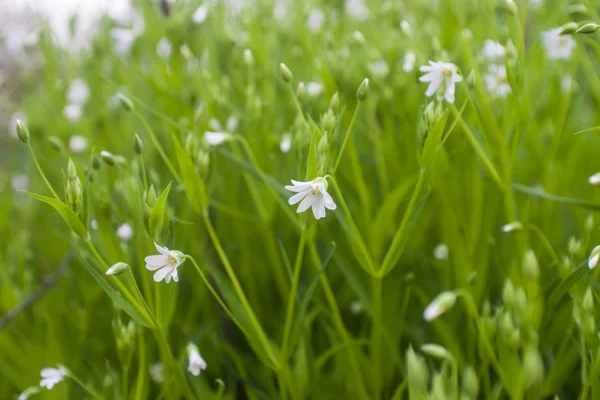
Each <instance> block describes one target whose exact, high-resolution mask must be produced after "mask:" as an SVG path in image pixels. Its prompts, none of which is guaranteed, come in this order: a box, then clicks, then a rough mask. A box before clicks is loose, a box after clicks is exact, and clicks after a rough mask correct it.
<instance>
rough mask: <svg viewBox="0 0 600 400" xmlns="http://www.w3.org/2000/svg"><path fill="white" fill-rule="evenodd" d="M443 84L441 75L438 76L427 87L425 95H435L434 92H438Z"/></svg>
mask: <svg viewBox="0 0 600 400" xmlns="http://www.w3.org/2000/svg"><path fill="white" fill-rule="evenodd" d="M441 84H442V78H441V77H436V78H435V79H434V80H432V81H431V83H430V84H429V87H428V88H427V91H426V92H425V96H427V97H430V96H433V94H434V93H435V92H437V90H438V89H439V88H440V85H441Z"/></svg>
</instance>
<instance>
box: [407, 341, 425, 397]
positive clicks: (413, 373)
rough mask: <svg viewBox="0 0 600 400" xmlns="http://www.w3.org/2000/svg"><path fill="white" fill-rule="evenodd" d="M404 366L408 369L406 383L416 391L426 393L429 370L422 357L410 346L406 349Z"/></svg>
mask: <svg viewBox="0 0 600 400" xmlns="http://www.w3.org/2000/svg"><path fill="white" fill-rule="evenodd" d="M406 367H407V370H408V377H407V378H408V385H409V387H410V389H411V390H412V391H415V392H416V393H426V392H427V384H428V380H429V371H428V369H427V364H426V363H425V360H424V359H423V357H421V356H419V355H418V354H416V353H415V351H414V350H413V348H412V346H409V347H408V350H407V351H406Z"/></svg>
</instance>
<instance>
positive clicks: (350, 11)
mask: <svg viewBox="0 0 600 400" xmlns="http://www.w3.org/2000/svg"><path fill="white" fill-rule="evenodd" d="M344 9H345V11H346V14H347V15H348V16H349V17H351V18H354V19H356V20H358V21H364V20H366V19H368V18H369V8H368V7H367V5H366V4H365V1H364V0H346V4H345V7H344Z"/></svg>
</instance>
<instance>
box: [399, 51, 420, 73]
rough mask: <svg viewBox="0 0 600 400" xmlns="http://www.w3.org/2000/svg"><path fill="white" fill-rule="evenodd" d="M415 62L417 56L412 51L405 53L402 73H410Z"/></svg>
mask: <svg viewBox="0 0 600 400" xmlns="http://www.w3.org/2000/svg"><path fill="white" fill-rule="evenodd" d="M416 61H417V56H416V55H415V52H414V51H407V52H406V54H405V55H404V64H403V65H402V69H403V70H404V72H410V71H412V70H413V68H415V62H416Z"/></svg>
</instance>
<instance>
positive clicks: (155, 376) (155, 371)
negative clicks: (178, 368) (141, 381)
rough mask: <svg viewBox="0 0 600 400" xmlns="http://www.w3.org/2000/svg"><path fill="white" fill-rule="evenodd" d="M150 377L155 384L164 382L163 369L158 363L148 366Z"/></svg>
mask: <svg viewBox="0 0 600 400" xmlns="http://www.w3.org/2000/svg"><path fill="white" fill-rule="evenodd" d="M149 369H150V377H151V378H152V380H153V381H154V382H155V383H163V382H164V381H165V367H164V365H163V363H161V362H160V361H159V362H157V363H154V364H152V365H151V366H150V368H149Z"/></svg>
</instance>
